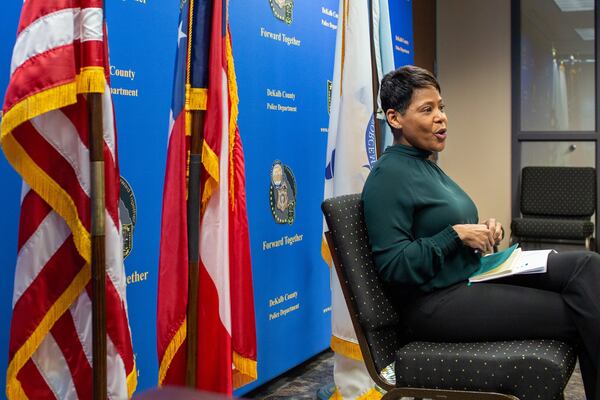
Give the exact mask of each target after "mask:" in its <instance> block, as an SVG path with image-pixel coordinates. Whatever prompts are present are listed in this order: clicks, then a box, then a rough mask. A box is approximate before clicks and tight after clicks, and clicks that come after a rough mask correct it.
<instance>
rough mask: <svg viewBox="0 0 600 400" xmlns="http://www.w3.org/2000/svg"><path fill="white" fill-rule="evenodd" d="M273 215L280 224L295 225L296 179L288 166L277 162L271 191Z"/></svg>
mask: <svg viewBox="0 0 600 400" xmlns="http://www.w3.org/2000/svg"><path fill="white" fill-rule="evenodd" d="M269 201H270V205H271V214H273V219H274V220H275V222H277V223H278V224H290V225H291V224H293V223H294V219H295V217H296V178H295V177H294V173H293V172H292V170H291V169H290V167H288V166H287V165H284V164H283V163H282V162H281V161H279V160H275V161H274V162H273V165H272V166H271V187H270V189H269Z"/></svg>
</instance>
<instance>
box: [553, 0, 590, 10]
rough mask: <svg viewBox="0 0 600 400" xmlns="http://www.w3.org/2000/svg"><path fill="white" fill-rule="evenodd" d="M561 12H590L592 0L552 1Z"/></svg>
mask: <svg viewBox="0 0 600 400" xmlns="http://www.w3.org/2000/svg"><path fill="white" fill-rule="evenodd" d="M554 2H555V3H556V5H557V6H558V8H560V10H561V11H563V12H571V11H591V10H593V9H594V0H554Z"/></svg>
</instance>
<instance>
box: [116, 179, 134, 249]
mask: <svg viewBox="0 0 600 400" xmlns="http://www.w3.org/2000/svg"><path fill="white" fill-rule="evenodd" d="M136 219H137V206H136V202H135V195H134V194H133V189H131V185H130V184H129V182H127V181H126V180H125V178H123V177H121V190H120V193H119V220H120V221H121V233H122V235H123V259H125V258H127V256H128V255H129V253H131V249H132V248H133V230H134V229H135V221H136Z"/></svg>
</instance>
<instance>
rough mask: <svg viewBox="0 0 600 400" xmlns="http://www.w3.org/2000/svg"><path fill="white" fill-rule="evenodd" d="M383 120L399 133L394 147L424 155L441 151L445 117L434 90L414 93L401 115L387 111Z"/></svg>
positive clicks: (444, 136) (444, 143) (416, 90)
mask: <svg viewBox="0 0 600 400" xmlns="http://www.w3.org/2000/svg"><path fill="white" fill-rule="evenodd" d="M386 116H387V118H388V122H389V123H390V125H391V126H392V127H394V128H395V129H398V130H400V131H401V132H402V136H401V138H400V140H399V141H398V142H397V143H400V144H404V145H407V146H412V147H416V148H418V149H421V150H427V151H442V150H444V147H445V146H446V128H447V125H448V117H447V116H446V114H445V113H444V103H443V102H442V96H440V93H439V92H438V90H437V89H436V88H434V87H432V86H428V87H425V88H421V89H415V91H414V92H413V95H412V99H411V102H410V105H409V106H408V108H407V109H406V111H405V112H404V114H401V113H399V112H398V111H395V110H388V111H387V112H386Z"/></svg>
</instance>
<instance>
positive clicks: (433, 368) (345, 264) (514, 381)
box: [321, 194, 576, 400]
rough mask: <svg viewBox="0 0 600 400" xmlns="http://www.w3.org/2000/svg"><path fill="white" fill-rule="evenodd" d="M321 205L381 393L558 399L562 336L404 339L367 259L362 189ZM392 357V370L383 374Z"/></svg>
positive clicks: (565, 359) (564, 354)
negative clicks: (487, 339)
mask: <svg viewBox="0 0 600 400" xmlns="http://www.w3.org/2000/svg"><path fill="white" fill-rule="evenodd" d="M321 208H322V210H323V213H324V214H325V219H326V221H327V226H328V227H329V231H328V232H326V237H327V242H328V245H329V249H330V251H331V255H332V257H333V261H334V265H335V268H336V272H337V274H338V277H339V280H340V284H341V288H342V292H343V294H344V298H345V300H346V304H347V306H348V309H349V311H350V316H351V319H352V324H353V326H354V329H355V331H356V336H357V338H358V344H359V346H360V349H361V352H362V355H363V359H364V362H365V365H366V367H367V370H368V371H369V375H370V376H371V378H372V379H373V381H375V383H376V384H377V385H378V386H380V387H381V388H382V389H384V390H385V391H387V393H386V395H385V396H384V399H386V400H387V399H397V398H401V397H415V398H430V399H456V400H459V399H460V400H475V399H477V400H493V399H498V400H500V399H505V400H508V399H513V400H515V399H520V400H526V399H544V400H552V399H563V390H564V388H565V386H566V384H567V382H568V380H569V377H570V376H571V373H572V372H573V368H574V366H575V359H576V356H575V353H574V350H573V349H572V347H571V346H570V345H568V344H565V343H562V342H558V341H554V340H523V341H502V342H479V343H433V342H410V343H408V344H406V343H402V342H401V339H400V337H401V333H402V332H401V329H402V328H401V327H402V324H401V318H402V316H401V315H399V314H398V313H397V311H396V310H395V309H394V307H393V303H392V301H391V300H390V296H389V293H388V292H387V291H386V288H385V287H384V285H383V284H382V282H381V280H380V278H379V276H378V274H377V271H376V269H375V265H374V264H373V257H372V254H371V247H370V243H369V238H368V236H367V230H366V227H365V223H364V217H363V209H362V201H361V199H360V194H353V195H347V196H340V197H336V198H332V199H328V200H325V201H324V202H323V203H322V205H321ZM392 365H395V368H394V369H395V372H394V373H392V374H391V375H392V378H391V379H387V378H384V375H386V374H385V372H386V371H389V369H390V368H391V366H392ZM388 375H389V374H388ZM394 377H395V379H394Z"/></svg>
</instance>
